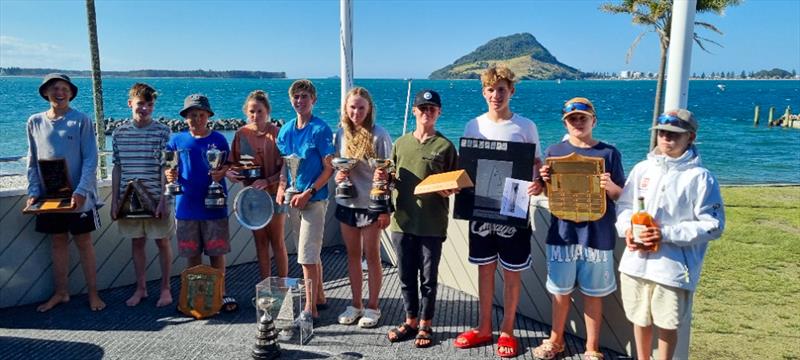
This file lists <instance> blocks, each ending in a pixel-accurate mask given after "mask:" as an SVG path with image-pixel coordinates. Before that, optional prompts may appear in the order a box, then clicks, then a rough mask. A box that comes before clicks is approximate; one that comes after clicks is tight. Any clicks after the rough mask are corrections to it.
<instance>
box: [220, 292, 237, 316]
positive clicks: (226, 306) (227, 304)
mask: <svg viewBox="0 0 800 360" xmlns="http://www.w3.org/2000/svg"><path fill="white" fill-rule="evenodd" d="M236 310H239V303H238V302H236V299H234V298H233V296H224V297H222V311H224V312H227V313H231V312H234V311H236Z"/></svg>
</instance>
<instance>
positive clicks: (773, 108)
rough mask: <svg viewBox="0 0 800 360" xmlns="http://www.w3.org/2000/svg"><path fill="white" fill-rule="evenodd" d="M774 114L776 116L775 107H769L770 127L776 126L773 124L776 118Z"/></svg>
mask: <svg viewBox="0 0 800 360" xmlns="http://www.w3.org/2000/svg"><path fill="white" fill-rule="evenodd" d="M774 114H775V107H774V106H770V107H769V117H768V119H769V126H772V125H773V124H774V123H773V122H772V120H773V117H774Z"/></svg>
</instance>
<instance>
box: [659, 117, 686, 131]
mask: <svg viewBox="0 0 800 360" xmlns="http://www.w3.org/2000/svg"><path fill="white" fill-rule="evenodd" d="M658 124H659V125H672V126H677V127H679V128H681V129H686V130H692V129H694V126H693V125H692V124H691V123H690V122H688V121H686V120H682V119H681V118H679V117H677V116H675V115H672V114H663V115H661V116H659V117H658Z"/></svg>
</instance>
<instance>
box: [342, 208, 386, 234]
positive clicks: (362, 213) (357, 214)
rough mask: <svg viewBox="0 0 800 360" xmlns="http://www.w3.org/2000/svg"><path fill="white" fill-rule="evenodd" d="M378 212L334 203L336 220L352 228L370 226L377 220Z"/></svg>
mask: <svg viewBox="0 0 800 360" xmlns="http://www.w3.org/2000/svg"><path fill="white" fill-rule="evenodd" d="M378 215H380V214H378V213H375V212H372V211H369V210H367V209H358V208H349V207H347V206H342V205H339V204H336V215H335V216H336V220H339V221H340V222H341V223H343V224H345V225H349V226H352V227H354V228H363V227H367V226H370V225H371V224H372V223H374V222H375V221H376V220H378Z"/></svg>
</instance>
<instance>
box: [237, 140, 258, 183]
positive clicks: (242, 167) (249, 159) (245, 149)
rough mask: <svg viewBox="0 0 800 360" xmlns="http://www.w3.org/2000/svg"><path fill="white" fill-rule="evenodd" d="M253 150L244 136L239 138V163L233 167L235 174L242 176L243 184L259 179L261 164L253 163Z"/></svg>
mask: <svg viewBox="0 0 800 360" xmlns="http://www.w3.org/2000/svg"><path fill="white" fill-rule="evenodd" d="M254 154H255V151H254V150H253V147H252V146H250V142H249V141H247V140H246V139H245V138H244V137H240V138H239V158H238V159H237V160H238V162H239V164H238V165H236V166H235V167H234V170H235V171H236V174H237V175H239V176H241V177H242V180H244V182H245V184H252V183H253V182H254V181H256V180H258V179H261V178H262V177H263V176H262V173H261V165H256V164H255V158H256V157H255V155H254Z"/></svg>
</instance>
